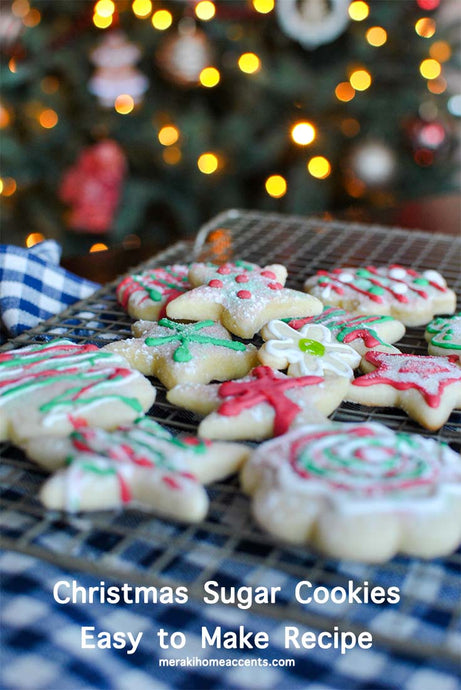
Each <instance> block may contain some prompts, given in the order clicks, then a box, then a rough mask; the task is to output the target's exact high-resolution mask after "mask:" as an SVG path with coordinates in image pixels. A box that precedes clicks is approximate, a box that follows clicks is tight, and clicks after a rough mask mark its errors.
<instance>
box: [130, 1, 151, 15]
mask: <svg viewBox="0 0 461 690" xmlns="http://www.w3.org/2000/svg"><path fill="white" fill-rule="evenodd" d="M131 9H132V10H133V12H134V14H135V15H136V17H138V18H139V19H145V18H146V17H148V16H149V15H150V13H151V12H152V2H151V0H134V2H133V4H132V6H131Z"/></svg>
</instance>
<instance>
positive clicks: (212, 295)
mask: <svg viewBox="0 0 461 690" xmlns="http://www.w3.org/2000/svg"><path fill="white" fill-rule="evenodd" d="M286 277H287V270H286V268H285V267H284V266H281V265H280V264H274V265H271V266H265V267H264V268H261V267H260V266H257V265H256V264H250V263H246V262H243V261H237V262H235V263H227V264H223V265H222V266H213V265H209V264H202V263H198V264H192V267H191V269H190V271H189V282H190V283H191V284H192V285H193V286H194V287H193V289H192V290H189V291H188V292H185V293H184V294H183V295H180V296H179V297H177V298H176V299H174V300H172V301H171V302H170V303H169V304H168V306H167V308H166V312H167V315H168V316H169V317H170V318H172V319H194V320H199V319H206V318H210V319H215V320H216V321H220V322H221V323H222V324H223V326H225V327H226V328H227V329H228V330H229V331H230V332H231V333H234V334H235V335H238V336H240V337H241V338H252V337H253V335H254V334H255V333H256V332H257V331H259V330H260V328H261V327H262V326H263V325H264V324H265V323H267V322H268V321H270V320H271V319H274V318H275V319H276V318H283V317H289V316H291V317H295V316H307V315H311V314H319V313H320V312H321V311H322V304H321V302H319V300H318V299H316V298H315V297H312V296H311V295H306V294H305V293H303V292H300V291H298V290H290V289H288V288H284V287H283V286H284V284H285V280H286ZM306 298H307V299H306Z"/></svg>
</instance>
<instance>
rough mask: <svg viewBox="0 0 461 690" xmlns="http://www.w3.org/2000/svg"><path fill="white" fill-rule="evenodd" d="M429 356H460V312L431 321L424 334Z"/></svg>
mask: <svg viewBox="0 0 461 690" xmlns="http://www.w3.org/2000/svg"><path fill="white" fill-rule="evenodd" d="M424 335H425V338H426V340H427V342H428V343H429V345H428V350H429V354H431V355H441V356H446V355H461V312H459V313H458V314H453V316H447V317H443V316H441V317H439V318H437V319H434V320H433V321H431V323H430V324H428V326H427V327H426V333H425V334H424Z"/></svg>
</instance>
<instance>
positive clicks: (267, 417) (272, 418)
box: [167, 366, 349, 441]
mask: <svg viewBox="0 0 461 690" xmlns="http://www.w3.org/2000/svg"><path fill="white" fill-rule="evenodd" d="M348 385H349V380H348V379H347V378H346V377H343V376H341V377H340V376H329V377H323V376H301V377H298V378H293V377H291V376H286V374H283V373H281V372H279V371H274V370H273V369H271V368H270V367H267V366H259V367H256V368H255V369H253V371H251V372H250V374H249V375H248V376H245V377H244V378H242V379H238V380H236V381H225V382H224V383H221V384H214V383H211V384H208V385H194V384H183V385H179V386H175V388H172V389H171V390H170V391H168V394H167V398H168V400H169V401H170V402H171V403H173V404H176V405H179V406H180V407H185V408H186V409H188V410H192V411H194V412H197V413H198V414H201V415H207V417H206V418H205V419H204V420H203V421H202V422H201V423H200V426H199V428H198V435H199V436H201V437H203V438H216V439H228V440H245V439H247V440H250V439H252V440H255V441H258V440H262V439H265V438H270V437H271V436H279V435H281V434H285V433H286V432H287V431H288V430H289V429H290V428H292V427H295V426H299V425H300V424H307V423H311V422H323V421H326V419H325V415H328V414H330V413H331V412H333V410H334V409H336V407H338V405H339V404H340V402H341V401H342V400H343V398H344V396H345V394H346V391H347V388H348Z"/></svg>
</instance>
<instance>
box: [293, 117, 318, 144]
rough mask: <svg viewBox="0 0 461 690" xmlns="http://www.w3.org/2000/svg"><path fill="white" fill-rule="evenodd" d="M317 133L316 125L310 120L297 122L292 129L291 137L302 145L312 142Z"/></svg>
mask: <svg viewBox="0 0 461 690" xmlns="http://www.w3.org/2000/svg"><path fill="white" fill-rule="evenodd" d="M315 135H316V131H315V127H314V125H312V124H311V123H310V122H297V123H296V124H295V125H294V127H293V128H292V130H291V138H292V139H293V141H294V142H295V144H299V145H300V146H307V145H308V144H311V143H312V142H313V141H314V139H315Z"/></svg>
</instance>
